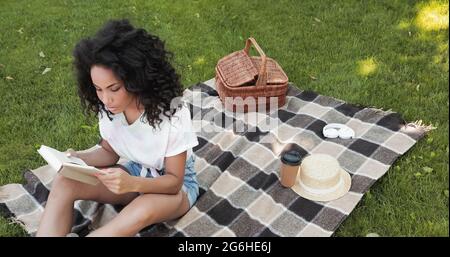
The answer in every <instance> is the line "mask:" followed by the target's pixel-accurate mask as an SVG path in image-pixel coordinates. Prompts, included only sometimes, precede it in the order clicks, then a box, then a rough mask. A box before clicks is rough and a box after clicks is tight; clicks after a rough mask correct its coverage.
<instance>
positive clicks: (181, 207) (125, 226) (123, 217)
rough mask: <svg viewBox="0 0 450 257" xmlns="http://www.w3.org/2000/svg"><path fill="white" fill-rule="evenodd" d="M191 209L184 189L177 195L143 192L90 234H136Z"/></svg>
mask: <svg viewBox="0 0 450 257" xmlns="http://www.w3.org/2000/svg"><path fill="white" fill-rule="evenodd" d="M188 210H189V200H188V198H187V196H186V193H185V192H184V191H180V192H178V194H176V195H167V194H143V195H140V196H138V197H136V198H135V199H134V200H133V201H132V202H131V203H129V204H128V205H127V206H126V207H125V208H123V209H122V211H121V212H120V213H119V214H118V215H117V216H116V217H114V219H113V220H111V221H110V222H109V223H108V224H106V225H105V226H103V227H101V228H99V229H97V230H95V231H94V232H92V233H91V234H89V235H88V236H135V235H136V234H137V233H138V232H139V231H140V230H141V229H143V228H145V227H146V226H149V225H151V224H155V223H159V222H162V221H167V220H172V219H176V218H178V217H180V216H182V215H183V214H185V213H186V212H187V211H188Z"/></svg>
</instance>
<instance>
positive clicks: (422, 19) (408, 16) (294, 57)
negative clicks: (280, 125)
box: [0, 0, 449, 236]
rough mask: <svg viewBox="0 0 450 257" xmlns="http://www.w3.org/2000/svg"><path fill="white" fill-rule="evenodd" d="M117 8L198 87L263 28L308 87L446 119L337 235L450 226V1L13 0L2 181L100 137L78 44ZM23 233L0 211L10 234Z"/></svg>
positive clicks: (2, 45)
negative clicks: (81, 77)
mask: <svg viewBox="0 0 450 257" xmlns="http://www.w3.org/2000/svg"><path fill="white" fill-rule="evenodd" d="M125 2H127V3H126V4H125ZM442 17H443V18H442ZM110 18H129V19H130V20H131V21H132V22H133V23H134V24H135V25H137V26H140V27H144V28H146V29H148V30H149V31H151V32H153V33H155V34H157V35H158V36H160V37H161V38H163V39H164V40H165V41H166V44H167V47H168V48H169V49H170V50H171V51H172V52H173V53H174V54H175V59H174V64H175V67H176V68H177V70H178V72H179V73H180V74H181V76H182V81H183V83H184V84H185V85H186V86H188V85H191V84H194V83H197V82H200V81H205V80H207V79H210V78H212V77H213V76H214V67H215V65H216V62H217V60H218V59H219V58H220V57H222V56H224V55H226V54H228V53H230V52H233V51H236V50H238V49H241V48H243V47H244V40H245V39H246V38H247V37H249V36H253V37H255V38H256V39H257V41H258V42H259V43H260V45H261V47H262V48H263V49H264V50H265V52H266V54H267V55H268V56H270V57H272V58H274V59H276V60H277V61H278V62H279V63H280V65H281V66H282V67H283V69H284V70H285V72H286V73H287V74H288V76H289V79H290V81H292V82H294V83H295V84H296V85H297V86H298V87H299V88H300V89H306V90H314V91H316V92H318V93H320V94H323V95H328V96H333V97H335V98H339V99H342V100H345V101H346V102H349V103H354V104H361V105H365V106H375V107H378V108H383V109H385V110H387V109H392V110H393V111H395V112H399V113H401V114H402V115H403V117H404V118H405V119H406V120H407V121H415V120H419V119H421V120H423V122H424V123H426V124H432V125H433V126H435V127H437V129H435V130H433V131H432V132H431V133H430V134H429V135H428V136H427V137H426V138H425V139H423V140H421V141H420V142H418V144H416V145H415V146H414V147H413V148H412V149H411V150H410V151H409V152H408V153H406V154H405V155H404V156H402V157H401V158H400V159H399V160H397V162H396V163H395V164H394V165H393V166H392V168H391V169H390V170H389V172H388V173H387V174H386V175H385V176H384V177H383V178H382V179H380V180H379V181H378V182H377V183H376V184H375V185H374V186H373V187H372V188H371V190H370V192H369V193H368V194H366V195H365V196H364V198H363V200H362V201H361V202H360V203H359V204H358V206H357V207H356V208H355V210H354V211H353V212H352V213H351V215H350V216H349V217H348V218H347V219H346V220H345V221H344V223H343V224H342V225H341V226H340V228H339V229H338V230H337V232H336V233H335V236H365V235H366V234H367V233H370V232H374V233H378V234H379V235H381V236H448V235H449V231H448V228H449V224H448V221H449V217H448V216H449V215H448V214H449V213H448V203H449V200H448V185H449V183H448V182H449V181H448V174H449V169H448V168H449V166H448V149H449V148H448V135H449V133H448V132H449V130H448V108H449V101H448V71H449V58H448V2H445V1H440V2H428V1H425V2H420V1H406V0H405V1H394V0H384V1H339V2H335V1H315V0H308V1H295V0H292V1H261V0H258V1H256V0H250V1H223V3H219V1H144V0H142V1H118V0H114V1H112V0H108V1H106V0H105V1H95V2H94V1H13V0H3V1H1V4H0V28H1V29H0V92H1V100H2V101H1V102H0V114H1V115H0V135H1V137H0V185H3V184H7V183H21V182H23V178H22V171H23V170H25V169H27V168H37V167H39V166H41V165H44V161H43V159H42V158H40V156H39V155H38V154H37V152H36V146H38V145H40V144H46V145H51V146H54V147H56V148H58V149H61V150H63V149H67V148H69V147H72V148H75V149H85V148H88V147H90V146H92V145H93V144H95V143H96V140H97V138H98V134H97V133H98V131H97V130H96V129H95V128H89V127H86V126H84V125H87V126H94V124H95V123H96V119H95V118H94V117H84V116H83V114H82V112H81V108H80V106H79V100H78V98H77V95H76V85H75V79H74V77H73V73H72V66H71V62H72V57H71V51H72V49H73V47H74V45H75V43H76V42H77V41H78V40H79V39H81V38H82V37H86V36H89V35H91V34H92V33H94V32H95V31H96V30H97V29H98V28H99V27H100V26H101V25H102V24H103V23H104V22H105V21H106V20H107V19H110ZM441 18H442V19H441ZM444 19H445V20H446V21H444ZM40 51H42V52H43V53H44V54H45V57H40V56H39V52H40ZM47 67H49V68H51V71H50V72H48V73H46V74H44V75H42V72H43V70H44V69H45V68H47ZM7 77H8V78H7ZM10 78H12V79H10ZM424 167H429V168H432V171H431V172H430V169H425V170H428V172H425V171H424V169H423V168H424ZM419 173H420V174H419ZM23 235H24V232H23V230H22V229H21V228H20V227H19V226H18V225H16V224H10V221H9V220H6V219H4V218H0V236H23Z"/></svg>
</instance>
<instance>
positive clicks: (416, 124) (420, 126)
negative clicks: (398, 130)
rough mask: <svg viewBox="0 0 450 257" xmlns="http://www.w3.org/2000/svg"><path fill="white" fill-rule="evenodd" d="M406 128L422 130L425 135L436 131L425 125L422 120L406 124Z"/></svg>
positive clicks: (431, 126) (432, 127)
mask: <svg viewBox="0 0 450 257" xmlns="http://www.w3.org/2000/svg"><path fill="white" fill-rule="evenodd" d="M407 126H411V127H415V128H418V129H421V130H423V131H424V132H425V133H428V132H430V131H432V130H433V129H436V127H434V126H433V125H432V124H430V125H425V124H424V123H423V121H422V120H416V121H415V122H410V123H408V124H407Z"/></svg>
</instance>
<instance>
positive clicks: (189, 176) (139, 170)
mask: <svg viewBox="0 0 450 257" xmlns="http://www.w3.org/2000/svg"><path fill="white" fill-rule="evenodd" d="M194 163H195V157H194V155H191V157H189V159H187V160H186V166H185V171H184V181H183V187H182V190H183V191H184V192H186V195H187V197H188V199H189V208H191V207H192V206H193V205H194V203H195V201H196V200H197V197H198V195H199V188H198V182H197V176H196V173H195V170H194ZM123 166H124V167H125V169H126V171H127V172H128V173H129V174H130V175H132V176H138V177H146V178H154V177H156V176H157V174H155V172H157V173H158V174H159V175H164V167H163V168H162V170H156V169H150V168H144V167H142V165H141V164H139V163H137V162H133V161H129V162H127V163H125V164H123Z"/></svg>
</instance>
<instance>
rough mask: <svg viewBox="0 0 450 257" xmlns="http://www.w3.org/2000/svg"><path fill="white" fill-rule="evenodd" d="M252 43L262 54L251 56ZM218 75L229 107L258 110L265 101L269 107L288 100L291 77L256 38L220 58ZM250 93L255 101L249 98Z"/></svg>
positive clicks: (224, 99) (224, 98) (239, 110)
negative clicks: (240, 48)
mask: <svg viewBox="0 0 450 257" xmlns="http://www.w3.org/2000/svg"><path fill="white" fill-rule="evenodd" d="M251 45H253V46H254V47H255V48H256V50H257V51H258V53H259V54H260V56H249V50H250V46H251ZM215 79H216V89H217V92H218V94H219V97H220V100H221V101H222V103H223V104H224V105H225V108H226V109H228V110H230V111H234V112H241V111H243V112H249V111H258V110H261V108H262V106H261V104H264V103H265V105H266V106H265V108H266V110H267V111H268V110H270V109H273V108H274V107H276V108H279V107H281V106H283V105H284V104H285V103H286V92H287V89H288V81H289V79H288V77H287V76H286V74H285V73H284V71H283V69H282V68H281V67H280V65H278V63H277V62H276V61H275V60H273V59H271V58H269V57H267V56H266V55H265V53H264V52H263V50H262V49H261V48H260V47H259V45H258V43H256V40H255V39H254V38H249V39H247V41H246V43H245V48H244V49H243V50H240V51H237V52H234V53H231V54H229V55H227V56H225V57H223V58H222V59H220V60H219V61H218V62H217V65H216V77H215ZM247 97H250V99H253V101H252V100H250V101H248V100H249V99H248V98H247ZM236 98H238V99H236ZM239 98H240V99H239ZM239 100H244V101H239ZM276 102H278V104H276ZM271 103H272V104H271Z"/></svg>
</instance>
